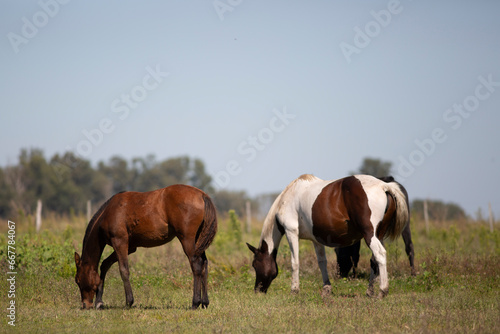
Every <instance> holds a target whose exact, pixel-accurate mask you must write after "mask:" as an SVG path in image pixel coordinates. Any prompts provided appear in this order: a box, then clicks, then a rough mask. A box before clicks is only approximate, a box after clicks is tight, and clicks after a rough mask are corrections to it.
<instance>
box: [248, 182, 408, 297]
mask: <svg viewBox="0 0 500 334" xmlns="http://www.w3.org/2000/svg"><path fill="white" fill-rule="evenodd" d="M408 220H409V205H408V197H407V196H406V191H405V190H404V188H403V186H401V185H400V184H399V183H397V182H388V183H386V182H383V181H381V180H379V179H377V178H375V177H373V176H369V175H354V176H349V177H346V178H343V179H339V180H335V181H325V180H321V179H319V178H317V177H315V176H313V175H310V174H306V175H302V176H300V177H299V178H297V179H296V180H294V181H292V182H291V183H290V184H289V185H288V186H287V187H286V188H285V190H284V191H283V192H282V193H281V194H280V195H279V196H278V197H277V198H276V200H275V201H274V203H273V205H272V206H271V209H270V210H269V213H268V214H267V216H266V218H265V220H264V225H263V227H262V234H261V238H260V243H259V247H258V248H255V247H254V246H251V245H249V244H248V243H247V246H248V248H249V249H250V250H251V251H252V252H253V253H254V259H253V263H252V266H253V267H254V269H255V273H256V280H255V291H256V292H257V291H260V292H267V289H268V288H269V285H270V284H271V282H272V281H273V279H274V278H276V276H277V275H278V265H277V263H276V256H277V253H278V247H279V244H280V241H281V239H282V237H283V235H286V237H287V239H288V243H289V245H290V251H291V255H292V291H294V292H298V291H299V254H298V251H299V238H300V239H309V240H311V241H312V242H313V244H314V249H315V251H316V256H317V259H318V265H319V267H320V269H321V274H322V277H323V290H324V291H325V292H330V291H331V285H330V280H329V279H328V271H327V260H326V255H325V246H329V247H345V246H349V245H352V244H354V243H356V242H357V241H359V240H361V239H364V240H365V242H366V244H367V245H368V247H369V248H370V249H371V251H372V253H373V256H374V258H375V261H376V263H377V265H378V269H379V270H378V272H377V271H375V270H374V269H373V268H372V270H371V274H370V280H369V285H368V290H367V292H366V293H367V295H369V296H373V295H374V290H373V284H374V281H375V278H376V277H377V276H378V274H380V297H384V296H386V295H387V293H388V292H389V282H388V278H387V267H386V251H385V248H384V246H383V244H382V241H383V240H384V238H391V239H395V238H396V237H398V236H399V235H401V231H402V230H403V229H404V227H405V226H406V225H407V223H408Z"/></svg>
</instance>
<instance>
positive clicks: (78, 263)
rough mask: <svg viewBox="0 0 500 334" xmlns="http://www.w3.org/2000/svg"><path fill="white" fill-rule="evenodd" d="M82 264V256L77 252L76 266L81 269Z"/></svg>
mask: <svg viewBox="0 0 500 334" xmlns="http://www.w3.org/2000/svg"><path fill="white" fill-rule="evenodd" d="M80 263H81V259H80V255H79V254H78V253H77V252H75V264H76V266H77V267H79V266H80Z"/></svg>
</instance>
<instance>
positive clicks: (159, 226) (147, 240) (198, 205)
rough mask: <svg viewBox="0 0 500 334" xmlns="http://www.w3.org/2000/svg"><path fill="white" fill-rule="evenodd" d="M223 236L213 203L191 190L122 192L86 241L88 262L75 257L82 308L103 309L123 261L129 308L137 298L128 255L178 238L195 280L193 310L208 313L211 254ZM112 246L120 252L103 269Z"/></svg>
mask: <svg viewBox="0 0 500 334" xmlns="http://www.w3.org/2000/svg"><path fill="white" fill-rule="evenodd" d="M216 232H217V216H216V211H215V207H214V205H213V203H212V200H211V199H210V197H208V195H207V194H205V193H204V192H203V191H201V190H199V189H197V188H194V187H191V186H186V185H173V186H170V187H166V188H163V189H158V190H154V191H149V192H144V193H140V192H121V193H118V194H116V195H114V196H113V197H111V198H110V199H109V200H108V201H107V202H106V203H104V204H103V205H102V206H101V208H100V209H99V210H98V211H97V212H96V213H95V215H94V216H93V217H92V219H91V220H90V222H89V225H88V226H87V230H86V232H85V237H84V239H83V250H82V256H81V257H80V255H79V254H78V253H76V252H75V263H76V276H75V281H76V283H77V284H78V287H79V288H80V293H81V297H82V308H84V309H88V308H91V307H92V301H93V299H94V295H96V300H95V308H96V309H99V308H101V307H102V306H103V302H102V294H103V291H104V290H103V289H104V279H105V278H106V273H107V272H108V270H109V268H110V267H111V265H113V263H115V262H117V261H118V265H119V269H120V275H121V277H122V280H123V285H124V287H125V297H126V305H127V306H128V307H130V306H132V304H133V303H134V297H133V295H132V287H131V285H130V281H129V266H128V255H129V254H132V253H134V252H135V251H136V249H137V247H156V246H160V245H163V244H165V243H167V242H169V241H171V240H172V239H173V238H175V237H177V238H178V239H179V241H180V242H181V244H182V248H183V250H184V253H185V254H186V256H187V257H188V259H189V263H190V265H191V270H192V272H193V278H194V290H193V304H192V308H193V309H196V308H198V306H199V305H200V304H201V305H202V307H203V308H205V307H208V304H209V301H208V293H207V287H208V286H207V278H208V260H207V257H206V256H205V250H206V249H207V248H208V246H209V245H210V244H211V243H212V241H213V239H214V237H215V233H216ZM106 245H110V246H111V247H113V250H114V252H113V253H112V254H111V255H110V256H108V257H107V258H106V259H105V260H104V261H103V262H102V264H101V275H99V274H98V272H97V267H98V265H99V261H100V259H101V255H102V252H103V250H104V247H106Z"/></svg>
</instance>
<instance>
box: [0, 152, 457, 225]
mask: <svg viewBox="0 0 500 334" xmlns="http://www.w3.org/2000/svg"><path fill="white" fill-rule="evenodd" d="M391 166H392V165H391V163H390V162H384V161H381V160H380V159H374V158H365V159H364V160H363V162H362V164H361V166H360V168H359V169H358V170H357V171H356V172H351V174H356V173H363V174H370V175H373V176H377V177H380V176H387V175H390V169H391ZM290 181H291V180H290ZM177 183H182V184H188V185H192V186H194V187H197V188H199V189H201V190H203V191H205V192H206V193H208V194H209V195H210V196H211V197H212V198H213V200H214V202H215V205H216V206H217V209H218V211H219V212H220V213H227V212H228V211H229V210H234V211H235V213H236V214H237V215H238V216H240V217H243V216H245V214H246V210H245V208H246V202H247V201H250V202H251V207H252V214H254V215H257V216H259V218H262V217H263V216H264V215H265V214H266V213H267V212H266V211H267V210H268V209H269V207H270V206H271V204H272V202H273V201H274V199H275V198H276V196H277V195H278V193H275V194H263V195H260V196H257V197H255V198H250V197H249V196H248V195H247V193H246V192H245V191H243V190H242V191H231V190H216V189H215V188H214V185H213V180H212V177H211V176H210V175H209V174H208V173H207V171H206V169H205V164H204V163H203V161H202V160H200V159H197V158H191V157H189V156H179V157H174V158H169V159H166V160H162V161H158V160H157V159H156V158H155V156H154V155H147V156H146V157H138V158H133V159H131V160H126V159H124V158H122V157H119V156H114V157H111V158H110V159H109V160H107V161H100V162H98V163H97V165H96V166H95V167H94V166H92V164H91V163H90V161H88V160H85V159H82V158H80V157H78V156H77V155H75V154H74V153H72V152H66V153H64V154H55V155H53V156H52V157H51V158H50V159H46V158H45V156H44V153H43V151H42V150H40V149H30V150H28V149H22V150H21V152H20V154H19V159H18V163H17V164H16V165H12V166H7V167H4V168H0V217H3V218H13V217H17V216H18V215H32V214H33V213H34V211H35V208H36V202H37V200H38V199H40V200H42V202H43V207H44V212H54V213H57V214H61V215H66V214H69V213H74V214H77V215H78V214H84V213H85V212H86V203H87V201H89V200H90V201H91V202H92V205H93V208H94V211H95V210H96V208H97V206H99V205H101V204H102V203H103V202H104V201H105V200H106V199H108V198H109V197H111V196H112V195H113V194H115V193H118V192H120V191H124V190H133V191H150V190H155V189H159V188H163V187H166V186H169V185H172V184H177ZM410 196H411V194H410ZM427 202H428V203H427V204H428V205H427V207H428V215H429V218H430V219H431V220H455V219H465V218H466V214H465V211H464V210H463V209H462V208H461V207H460V206H458V205H456V204H453V203H444V202H442V201H435V200H428V201H427ZM411 207H412V212H413V214H414V215H415V216H416V218H422V217H423V216H424V213H423V211H424V208H423V200H420V199H415V200H413V201H412V203H411Z"/></svg>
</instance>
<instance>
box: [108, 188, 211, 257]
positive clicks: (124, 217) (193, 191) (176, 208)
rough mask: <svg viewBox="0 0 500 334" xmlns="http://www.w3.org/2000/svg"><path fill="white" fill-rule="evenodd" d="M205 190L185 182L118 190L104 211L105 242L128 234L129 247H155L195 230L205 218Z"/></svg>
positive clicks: (125, 236) (126, 236) (109, 242)
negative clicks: (152, 188) (184, 183)
mask: <svg viewBox="0 0 500 334" xmlns="http://www.w3.org/2000/svg"><path fill="white" fill-rule="evenodd" d="M203 194H204V193H203V192H202V191H201V190H199V189H197V188H194V187H190V186H186V185H173V186H169V187H166V188H163V189H158V190H154V191H149V192H133V191H128V192H122V193H118V194H116V195H115V196H113V197H112V198H111V199H110V201H109V203H108V204H107V207H106V209H105V211H104V212H103V214H102V215H101V217H100V229H101V231H102V232H103V235H104V236H105V237H106V243H108V244H111V239H112V238H125V239H128V241H129V247H130V248H133V247H156V246H159V245H162V244H164V243H167V242H169V241H170V240H172V239H173V238H175V237H179V236H184V235H187V234H193V233H194V234H196V231H197V230H198V227H199V226H200V224H201V222H202V221H203V213H204V200H203ZM192 222H199V223H198V224H193V223H192ZM192 230H194V232H193V231H192Z"/></svg>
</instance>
